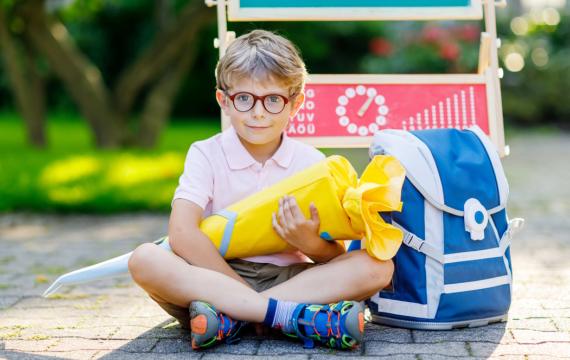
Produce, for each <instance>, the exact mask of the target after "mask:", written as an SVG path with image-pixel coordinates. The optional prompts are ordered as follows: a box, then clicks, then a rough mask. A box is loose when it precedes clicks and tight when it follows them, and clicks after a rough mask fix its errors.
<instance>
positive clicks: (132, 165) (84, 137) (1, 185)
mask: <svg viewBox="0 0 570 360" xmlns="http://www.w3.org/2000/svg"><path fill="white" fill-rule="evenodd" d="M217 131H219V122H218V121H216V120H214V119H192V120H187V121H178V122H174V123H172V124H171V125H170V126H169V127H168V128H167V129H166V130H165V132H164V133H163V135H162V137H161V139H160V143H159V145H158V146H157V148H156V149H153V150H148V151H147V150H112V151H111V150H108V151H101V150H97V149H95V148H94V147H93V146H92V142H91V138H90V133H89V130H88V128H87V126H86V125H85V122H83V121H81V120H80V118H78V117H77V116H52V117H50V118H49V119H48V137H49V147H48V149H46V150H35V149H32V148H30V147H29V146H28V145H27V144H26V141H25V133H24V128H23V125H22V122H21V120H20V119H19V118H18V116H17V115H15V114H10V113H8V114H7V113H3V114H0V212H9V211H34V212H46V211H47V212H96V213H114V212H119V211H139V210H143V211H168V210H169V208H170V201H171V199H172V195H173V192H174V189H175V187H176V185H177V183H178V177H179V176H180V174H181V173H182V170H183V165H184V158H185V156H186V151H187V150H188V147H189V146H190V144H191V143H192V142H194V141H196V140H201V139H205V138H207V137H209V136H211V135H213V134H215V133H216V132H217Z"/></svg>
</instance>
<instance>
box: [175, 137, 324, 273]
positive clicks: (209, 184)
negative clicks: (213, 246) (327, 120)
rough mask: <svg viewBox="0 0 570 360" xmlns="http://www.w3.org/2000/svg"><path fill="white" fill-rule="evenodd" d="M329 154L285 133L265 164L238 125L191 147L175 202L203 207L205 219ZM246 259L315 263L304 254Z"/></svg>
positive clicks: (283, 264) (285, 262)
mask: <svg viewBox="0 0 570 360" xmlns="http://www.w3.org/2000/svg"><path fill="white" fill-rule="evenodd" d="M324 158H325V156H324V155H323V154H322V153H321V152H320V151H318V150H317V149H315V148H314V147H312V146H309V145H306V144H303V143H301V142H299V141H296V140H293V139H291V138H289V137H287V136H286V135H283V141H282V142H281V145H280V147H279V149H277V151H276V152H275V154H273V156H272V157H271V158H270V159H269V160H267V161H266V162H265V164H261V163H259V162H257V161H256V160H255V159H254V158H253V157H252V156H251V155H250V153H249V152H248V151H247V150H246V149H245V147H244V146H243V144H242V143H241V141H240V140H239V138H238V136H237V133H236V131H235V130H234V128H233V127H229V128H228V129H226V130H225V131H224V132H222V133H221V134H218V135H215V136H213V137H211V138H209V139H206V140H203V141H197V142H195V143H193V144H192V146H190V150H188V155H187V156H186V162H185V164H184V173H183V174H182V176H181V177H180V181H179V185H178V187H177V188H176V191H175V193H174V199H173V201H174V200H176V199H185V200H189V201H192V202H194V203H196V204H197V205H198V206H200V207H201V208H202V209H204V217H207V216H209V215H210V214H212V213H214V212H216V211H218V210H221V209H224V208H226V207H228V206H229V205H231V204H233V203H235V202H237V201H239V200H241V199H243V198H245V197H247V196H249V195H251V194H253V193H255V192H257V191H259V190H261V189H264V188H266V187H268V186H270V185H273V184H275V183H277V182H279V181H280V180H283V179H285V178H286V177H288V176H290V175H293V174H295V173H296V172H298V171H300V170H303V169H305V168H307V167H309V166H311V165H313V164H315V163H316V162H319V161H321V160H323V159H324ZM244 260H247V261H252V262H260V263H271V264H275V265H278V266H287V265H290V264H295V263H300V262H310V259H309V258H307V257H306V256H305V255H303V254H302V253H301V252H300V251H295V252H286V253H278V254H273V255H269V256H256V257H250V258H246V259H244Z"/></svg>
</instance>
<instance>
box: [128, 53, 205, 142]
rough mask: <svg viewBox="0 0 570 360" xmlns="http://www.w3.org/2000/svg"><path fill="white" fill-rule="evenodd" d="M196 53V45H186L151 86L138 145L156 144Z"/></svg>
mask: <svg viewBox="0 0 570 360" xmlns="http://www.w3.org/2000/svg"><path fill="white" fill-rule="evenodd" d="M196 55H197V49H196V47H192V46H188V47H187V49H186V51H185V52H184V54H183V55H182V57H181V58H180V59H179V60H178V63H177V64H176V65H175V67H174V68H173V69H171V70H169V71H168V72H167V73H166V74H165V75H164V76H163V77H162V79H161V80H160V81H159V82H158V83H157V84H156V85H155V86H154V87H153V89H152V91H151V92H150V94H149V95H148V97H147V99H146V102H145V106H144V109H143V112H142V114H141V119H140V127H139V135H138V136H137V144H138V145H139V146H141V147H145V148H151V147H153V146H155V145H156V143H157V141H158V137H159V135H160V134H161V132H162V130H163V128H164V126H165V125H166V124H167V122H168V116H169V115H170V113H171V111H172V104H173V103H174V99H175V97H176V93H177V92H178V89H179V88H180V85H181V84H182V79H184V78H185V77H186V75H187V74H188V72H189V70H190V68H191V67H192V64H193V63H194V60H195V59H196Z"/></svg>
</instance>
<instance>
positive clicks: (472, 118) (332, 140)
mask: <svg viewBox="0 0 570 360" xmlns="http://www.w3.org/2000/svg"><path fill="white" fill-rule="evenodd" d="M359 77H360V78H359ZM398 79H399V80H400V83H391V82H392V80H393V77H385V78H384V79H382V78H378V77H374V76H372V77H371V76H358V75H356V76H352V77H351V76H346V75H337V76H335V75H330V76H326V75H316V76H313V77H312V78H311V81H310V82H309V83H308V84H307V85H306V88H305V103H304V105H303V107H302V108H301V110H300V111H299V113H298V114H297V115H296V116H295V117H294V118H293V119H292V121H291V122H290V124H289V128H288V130H287V133H288V135H289V136H291V137H295V138H299V139H300V140H304V141H306V142H309V143H312V144H315V145H319V146H324V147H326V146H332V147H336V146H338V147H345V146H368V145H369V144H370V141H371V136H373V134H374V133H375V132H376V131H378V130H382V129H388V128H389V129H404V130H425V129H439V128H456V129H463V128H466V127H469V126H472V125H478V126H479V127H480V128H481V129H482V130H483V131H484V132H485V133H487V134H490V119H489V116H488V113H489V107H488V105H489V104H488V99H487V87H486V85H485V83H484V77H482V76H478V75H474V76H468V78H466V77H465V76H461V77H459V76H458V77H455V78H450V77H449V75H448V76H447V77H445V78H443V79H444V80H445V81H446V82H447V83H442V80H440V79H441V77H434V76H429V75H425V76H421V75H419V76H405V75H404V76H402V75H400V76H398ZM414 79H415V80H414ZM335 80H337V81H335ZM375 80H376V81H375ZM465 80H470V81H465Z"/></svg>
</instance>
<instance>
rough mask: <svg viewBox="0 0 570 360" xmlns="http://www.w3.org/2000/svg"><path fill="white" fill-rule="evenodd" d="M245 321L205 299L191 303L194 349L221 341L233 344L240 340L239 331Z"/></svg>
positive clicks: (191, 331) (191, 329)
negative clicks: (238, 319)
mask: <svg viewBox="0 0 570 360" xmlns="http://www.w3.org/2000/svg"><path fill="white" fill-rule="evenodd" d="M244 324H245V323H244V322H243V321H236V320H233V319H232V318H230V317H229V316H227V315H224V314H222V313H221V312H219V311H216V309H215V308H214V307H213V306H212V305H210V304H208V303H207V302H203V301H192V303H191V304H190V336H191V338H192V349H194V350H200V349H205V348H208V347H210V346H212V345H215V344H218V343H220V342H222V341H223V342H225V343H226V344H233V343H236V342H238V341H239V340H240V339H239V338H238V336H237V335H238V333H239V331H240V329H241V328H242V327H243V326H244Z"/></svg>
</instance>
